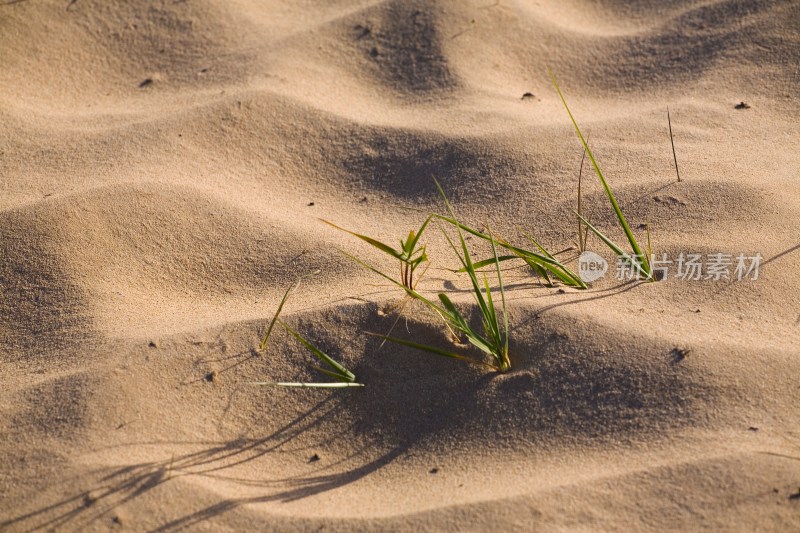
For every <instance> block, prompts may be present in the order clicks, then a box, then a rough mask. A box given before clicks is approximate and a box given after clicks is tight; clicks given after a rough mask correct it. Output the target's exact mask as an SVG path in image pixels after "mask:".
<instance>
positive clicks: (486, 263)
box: [456, 255, 521, 273]
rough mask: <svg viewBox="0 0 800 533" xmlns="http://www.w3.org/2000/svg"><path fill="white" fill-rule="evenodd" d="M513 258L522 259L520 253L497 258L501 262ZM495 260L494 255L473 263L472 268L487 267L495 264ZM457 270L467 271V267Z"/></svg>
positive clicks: (459, 271)
mask: <svg viewBox="0 0 800 533" xmlns="http://www.w3.org/2000/svg"><path fill="white" fill-rule="evenodd" d="M511 259H521V258H520V256H518V255H501V256H498V257H497V260H498V261H500V262H501V263H502V262H503V261H509V260H511ZM494 260H495V259H494V257H490V258H489V259H483V260H481V261H475V263H473V264H472V268H474V269H475V270H480V269H481V268H484V267H487V266H489V265H494ZM456 272H458V273H461V272H466V269H464V267H461V268H459V269H458V270H456Z"/></svg>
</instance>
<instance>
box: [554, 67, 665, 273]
mask: <svg viewBox="0 0 800 533" xmlns="http://www.w3.org/2000/svg"><path fill="white" fill-rule="evenodd" d="M547 72H548V73H549V74H550V79H551V80H553V85H554V86H555V88H556V91H557V92H558V96H559V97H560V98H561V103H563V104H564V108H565V109H566V110H567V114H568V115H569V118H570V120H571V121H572V125H573V126H574V127H575V131H576V132H577V133H578V137H579V138H580V140H581V143H582V144H583V148H584V150H586V153H587V154H588V155H589V160H590V161H591V162H592V166H594V170H595V172H596V173H597V177H598V178H600V182H601V183H602V184H603V189H605V191H606V195H607V196H608V199H609V200H610V201H611V206H612V207H613V208H614V212H615V213H616V215H617V219H618V220H619V223H620V225H621V226H622V229H623V231H624V232H625V236H626V237H627V238H628V242H629V243H630V245H631V248H632V249H633V253H634V255H636V256H637V257H641V258H642V268H643V269H644V270H645V271H646V272H647V273H648V278H651V276H650V262H649V261H648V259H647V258H646V257H645V256H644V254H643V253H642V250H641V248H640V247H639V244H638V243H637V242H636V238H635V237H634V236H633V232H632V231H631V228H630V226H628V222H627V220H625V215H623V214H622V210H621V209H620V207H619V204H618V203H617V199H616V198H614V193H612V192H611V187H609V185H608V182H607V181H606V178H605V177H604V176H603V172H602V171H601V170H600V165H598V164H597V160H596V159H595V157H594V154H592V150H591V148H589V145H588V144H587V142H586V139H584V137H583V134H582V133H581V129H580V128H579V127H578V122H577V121H576V120H575V117H574V116H572V111H570V110H569V106H568V105H567V100H566V99H565V98H564V95H563V94H562V93H561V88H560V87H559V86H558V82H557V81H556V77H555V75H553V71H552V70H550V67H549V66H548V67H547ZM598 236H599V235H598Z"/></svg>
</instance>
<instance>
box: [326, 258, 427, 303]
mask: <svg viewBox="0 0 800 533" xmlns="http://www.w3.org/2000/svg"><path fill="white" fill-rule="evenodd" d="M342 253H343V254H344V255H346V256H347V257H349V258H350V259H352V260H353V261H355V262H356V263H358V264H359V265H361V266H363V267H364V268H366V269H367V270H369V271H371V272H374V273H375V274H378V275H379V276H381V277H382V278H384V279H386V280H388V281H390V282H391V283H393V284H394V285H397V286H398V287H400V288H401V289H403V290H404V291H405V292H406V294H408V295H409V296H411V297H412V298H415V299H417V300H419V301H421V302H422V303H424V304H425V305H427V306H429V307H430V308H432V309H433V310H435V311H436V312H438V313H439V314H441V313H442V312H443V309H442V308H440V307H439V306H438V305H436V304H435V303H434V302H432V301H431V300H429V299H428V298H425V297H424V296H423V295H421V294H420V293H418V292H417V291H416V290H414V289H412V288H411V287H406V286H405V285H404V284H402V283H400V282H399V281H397V280H396V279H394V278H392V277H391V276H388V275H386V274H384V273H383V272H381V271H380V270H378V269H377V268H375V267H373V266H372V265H370V264H368V263H365V262H364V261H362V260H361V259H359V258H358V257H356V256H354V255H350V254H348V253H347V252H342Z"/></svg>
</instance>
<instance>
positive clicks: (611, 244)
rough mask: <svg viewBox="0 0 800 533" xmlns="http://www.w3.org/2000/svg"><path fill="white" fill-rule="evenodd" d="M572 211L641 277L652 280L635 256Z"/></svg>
mask: <svg viewBox="0 0 800 533" xmlns="http://www.w3.org/2000/svg"><path fill="white" fill-rule="evenodd" d="M573 213H575V215H576V216H577V217H578V218H579V219H580V220H581V221H582V222H584V223H585V224H586V227H587V228H589V229H590V230H591V231H592V232H593V233H594V234H595V235H597V236H598V237H599V238H600V240H601V241H603V242H604V243H605V244H606V246H608V247H609V248H611V250H612V251H613V252H614V253H615V254H617V255H618V256H619V257H621V258H622V259H623V260H624V261H627V262H628V263H630V264H631V265H632V266H633V267H634V268H635V269H636V271H637V272H638V273H639V274H641V276H642V277H644V278H645V279H646V280H649V281H652V279H653V277H652V275H651V274H650V273H648V272H647V271H646V270H645V269H644V267H643V266H642V265H641V263H640V262H639V261H637V260H636V259H635V258H633V257H631V256H630V255H629V254H628V252H626V251H625V250H623V249H622V248H620V247H619V246H618V245H617V244H616V243H615V242H614V241H612V240H611V239H609V238H608V237H606V236H605V235H604V234H603V232H601V231H600V230H599V229H597V228H595V227H594V226H592V224H591V223H589V221H588V220H586V219H585V218H583V217H582V216H580V215H579V214H578V213H577V212H575V211H573Z"/></svg>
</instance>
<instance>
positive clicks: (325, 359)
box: [280, 320, 356, 382]
mask: <svg viewBox="0 0 800 533" xmlns="http://www.w3.org/2000/svg"><path fill="white" fill-rule="evenodd" d="M280 325H281V326H283V328H284V329H285V330H286V331H288V332H289V333H290V334H291V335H292V336H293V337H294V338H295V339H297V340H298V341H300V343H301V344H302V345H303V346H305V347H306V348H308V350H309V351H310V352H311V353H313V354H314V355H315V356H316V357H317V358H318V359H319V360H320V361H322V362H324V363H325V364H327V365H328V366H330V367H331V368H333V369H335V370H336V371H337V372H338V373H339V374H341V375H342V376H346V378H347V380H348V381H349V382H353V381H355V380H356V376H355V374H353V373H352V372H350V371H349V370H347V369H346V368H345V367H343V366H342V365H341V364H339V363H338V362H336V361H335V360H334V359H333V358H332V357H330V356H329V355H327V354H326V353H324V352H323V351H322V350H320V349H319V348H317V347H316V346H314V345H313V344H311V343H310V342H308V341H307V340H305V339H304V338H303V337H302V336H301V335H300V334H299V333H297V332H296V331H295V330H293V329H292V328H290V327H289V326H288V325H287V324H286V323H285V322H283V321H282V320H281V321H280Z"/></svg>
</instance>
